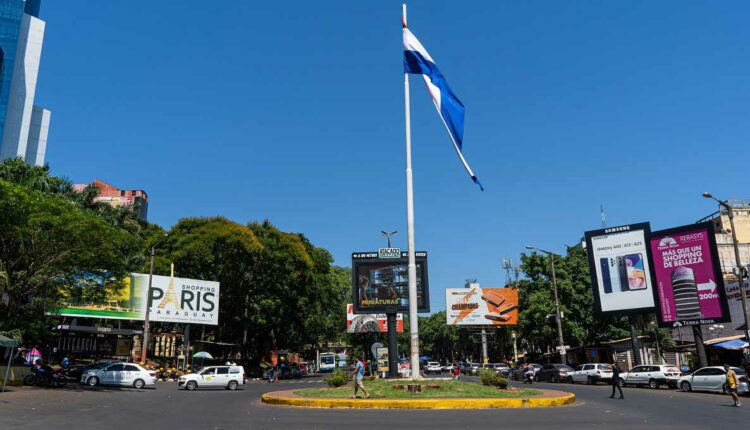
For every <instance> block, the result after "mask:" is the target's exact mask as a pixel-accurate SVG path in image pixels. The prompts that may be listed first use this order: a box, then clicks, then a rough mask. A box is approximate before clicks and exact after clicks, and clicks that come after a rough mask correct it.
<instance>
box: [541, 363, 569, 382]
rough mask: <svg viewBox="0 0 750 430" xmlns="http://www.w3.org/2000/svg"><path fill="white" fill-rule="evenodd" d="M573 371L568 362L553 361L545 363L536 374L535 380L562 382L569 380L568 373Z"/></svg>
mask: <svg viewBox="0 0 750 430" xmlns="http://www.w3.org/2000/svg"><path fill="white" fill-rule="evenodd" d="M571 373H573V368H572V367H570V366H568V365H567V364H560V363H551V364H545V365H544V366H542V368H541V369H539V371H538V372H536V373H535V374H534V380H536V381H537V382H544V381H549V382H561V381H567V380H568V375H570V374H571Z"/></svg>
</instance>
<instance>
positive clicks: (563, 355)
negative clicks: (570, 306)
mask: <svg viewBox="0 0 750 430" xmlns="http://www.w3.org/2000/svg"><path fill="white" fill-rule="evenodd" d="M526 249H530V250H536V251H539V252H541V253H543V254H547V255H549V257H550V260H551V262H552V289H553V291H554V293H555V320H556V321H557V336H558V342H559V344H560V360H561V361H562V363H563V364H567V362H568V360H567V352H566V351H565V339H564V338H563V330H562V318H561V315H560V299H559V297H558V296H557V277H556V275H555V255H556V254H555V253H554V252H551V251H545V250H544V249H540V248H537V247H535V246H531V245H526Z"/></svg>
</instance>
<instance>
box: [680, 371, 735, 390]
mask: <svg viewBox="0 0 750 430" xmlns="http://www.w3.org/2000/svg"><path fill="white" fill-rule="evenodd" d="M731 369H732V370H734V373H736V374H737V377H738V379H739V380H740V383H739V385H738V386H737V393H738V394H744V393H747V392H748V386H747V375H746V374H745V371H744V370H742V369H740V368H739V367H732V368H731ZM677 386H678V387H680V389H681V390H682V391H713V392H716V393H729V387H727V373H726V372H725V371H724V368H723V367H721V366H709V367H701V368H700V369H698V370H696V371H695V372H693V373H692V374H690V375H685V376H683V377H681V378H680V379H678V380H677Z"/></svg>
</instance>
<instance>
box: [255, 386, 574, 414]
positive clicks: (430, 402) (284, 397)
mask: <svg viewBox="0 0 750 430" xmlns="http://www.w3.org/2000/svg"><path fill="white" fill-rule="evenodd" d="M294 391H295V390H287V391H272V392H270V393H265V394H263V395H262V396H261V401H262V402H263V403H266V404H269V405H276V406H296V407H303V408H322V409H336V408H343V409H506V408H507V409H514V408H515V409H519V408H549V407H557V406H565V405H570V404H573V403H575V401H576V396H575V394H573V393H568V392H564V391H558V392H557V393H560V395H557V396H538V397H517V398H495V399H492V398H442V399H330V398H328V399H326V398H317V397H300V396H297V395H295V394H294Z"/></svg>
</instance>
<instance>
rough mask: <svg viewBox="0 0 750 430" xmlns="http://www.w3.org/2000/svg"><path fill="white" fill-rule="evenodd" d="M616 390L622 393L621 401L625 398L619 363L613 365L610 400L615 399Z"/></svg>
mask: <svg viewBox="0 0 750 430" xmlns="http://www.w3.org/2000/svg"><path fill="white" fill-rule="evenodd" d="M615 388H617V390H618V391H620V399H624V398H625V396H623V395H622V388H620V368H619V367H617V363H615V364H613V365H612V395H611V396H609V398H610V399H614V398H615Z"/></svg>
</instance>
